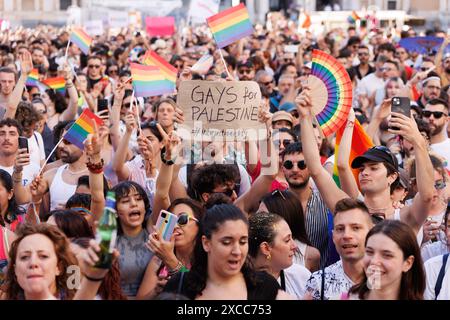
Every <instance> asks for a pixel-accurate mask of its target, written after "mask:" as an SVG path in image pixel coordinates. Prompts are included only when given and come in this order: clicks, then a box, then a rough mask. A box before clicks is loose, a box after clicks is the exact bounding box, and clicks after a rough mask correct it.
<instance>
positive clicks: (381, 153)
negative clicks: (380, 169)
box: [352, 146, 398, 171]
mask: <svg viewBox="0 0 450 320" xmlns="http://www.w3.org/2000/svg"><path fill="white" fill-rule="evenodd" d="M368 161H373V162H387V163H389V164H390V165H391V166H393V167H394V168H395V170H397V171H398V161H397V158H396V157H395V156H394V155H393V154H392V152H391V151H390V150H389V149H388V148H386V147H384V146H375V147H373V148H370V149H369V150H367V151H366V152H365V153H364V154H363V155H362V156H359V157H356V158H355V159H354V160H353V162H352V168H353V169H357V168H359V167H361V165H362V164H363V163H364V162H368Z"/></svg>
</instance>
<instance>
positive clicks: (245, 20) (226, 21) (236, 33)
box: [206, 3, 253, 48]
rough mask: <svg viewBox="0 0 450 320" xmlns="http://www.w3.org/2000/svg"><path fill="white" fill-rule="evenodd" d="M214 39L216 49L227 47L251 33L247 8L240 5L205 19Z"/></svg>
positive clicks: (251, 27) (251, 28)
mask: <svg viewBox="0 0 450 320" xmlns="http://www.w3.org/2000/svg"><path fill="white" fill-rule="evenodd" d="M206 21H207V22H208V26H209V28H210V29H211V31H212V34H213V36H214V39H216V42H217V47H219V48H223V47H226V46H227V45H229V44H231V43H233V42H235V41H237V40H239V39H241V38H244V37H246V36H249V35H251V34H252V33H253V25H252V23H251V21H250V17H249V15H248V11H247V7H246V6H245V5H244V4H243V3H241V4H239V5H237V6H235V7H232V8H229V9H227V10H224V11H222V12H219V13H218V14H216V15H213V16H211V17H209V18H208V19H206Z"/></svg>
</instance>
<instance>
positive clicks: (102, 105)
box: [97, 99, 108, 112]
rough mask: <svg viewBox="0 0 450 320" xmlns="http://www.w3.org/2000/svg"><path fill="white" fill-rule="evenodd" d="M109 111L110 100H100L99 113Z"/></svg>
mask: <svg viewBox="0 0 450 320" xmlns="http://www.w3.org/2000/svg"><path fill="white" fill-rule="evenodd" d="M103 110H108V99H98V102H97V112H100V111H103Z"/></svg>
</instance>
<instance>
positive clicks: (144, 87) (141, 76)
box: [130, 63, 173, 97]
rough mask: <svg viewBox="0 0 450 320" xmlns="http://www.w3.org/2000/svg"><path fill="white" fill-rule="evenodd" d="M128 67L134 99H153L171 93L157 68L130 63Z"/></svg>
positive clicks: (171, 90) (171, 89)
mask: <svg viewBox="0 0 450 320" xmlns="http://www.w3.org/2000/svg"><path fill="white" fill-rule="evenodd" d="M130 67H131V68H130V69H131V77H132V78H133V89H134V95H135V96H136V97H153V96H160V95H162V94H166V93H172V92H173V88H171V87H168V86H167V83H166V78H165V77H164V74H163V73H162V72H161V70H160V69H159V67H156V66H146V65H142V64H138V63H131V64H130Z"/></svg>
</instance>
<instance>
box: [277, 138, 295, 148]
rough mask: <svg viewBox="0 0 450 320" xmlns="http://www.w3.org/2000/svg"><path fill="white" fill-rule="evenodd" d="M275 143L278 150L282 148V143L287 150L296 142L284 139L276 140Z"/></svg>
mask: <svg viewBox="0 0 450 320" xmlns="http://www.w3.org/2000/svg"><path fill="white" fill-rule="evenodd" d="M273 143H274V145H275V146H276V147H277V148H278V147H280V145H281V143H282V144H283V146H284V147H285V148H287V146H288V145H290V144H291V143H294V141H292V140H289V139H284V140H274V141H273Z"/></svg>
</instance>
